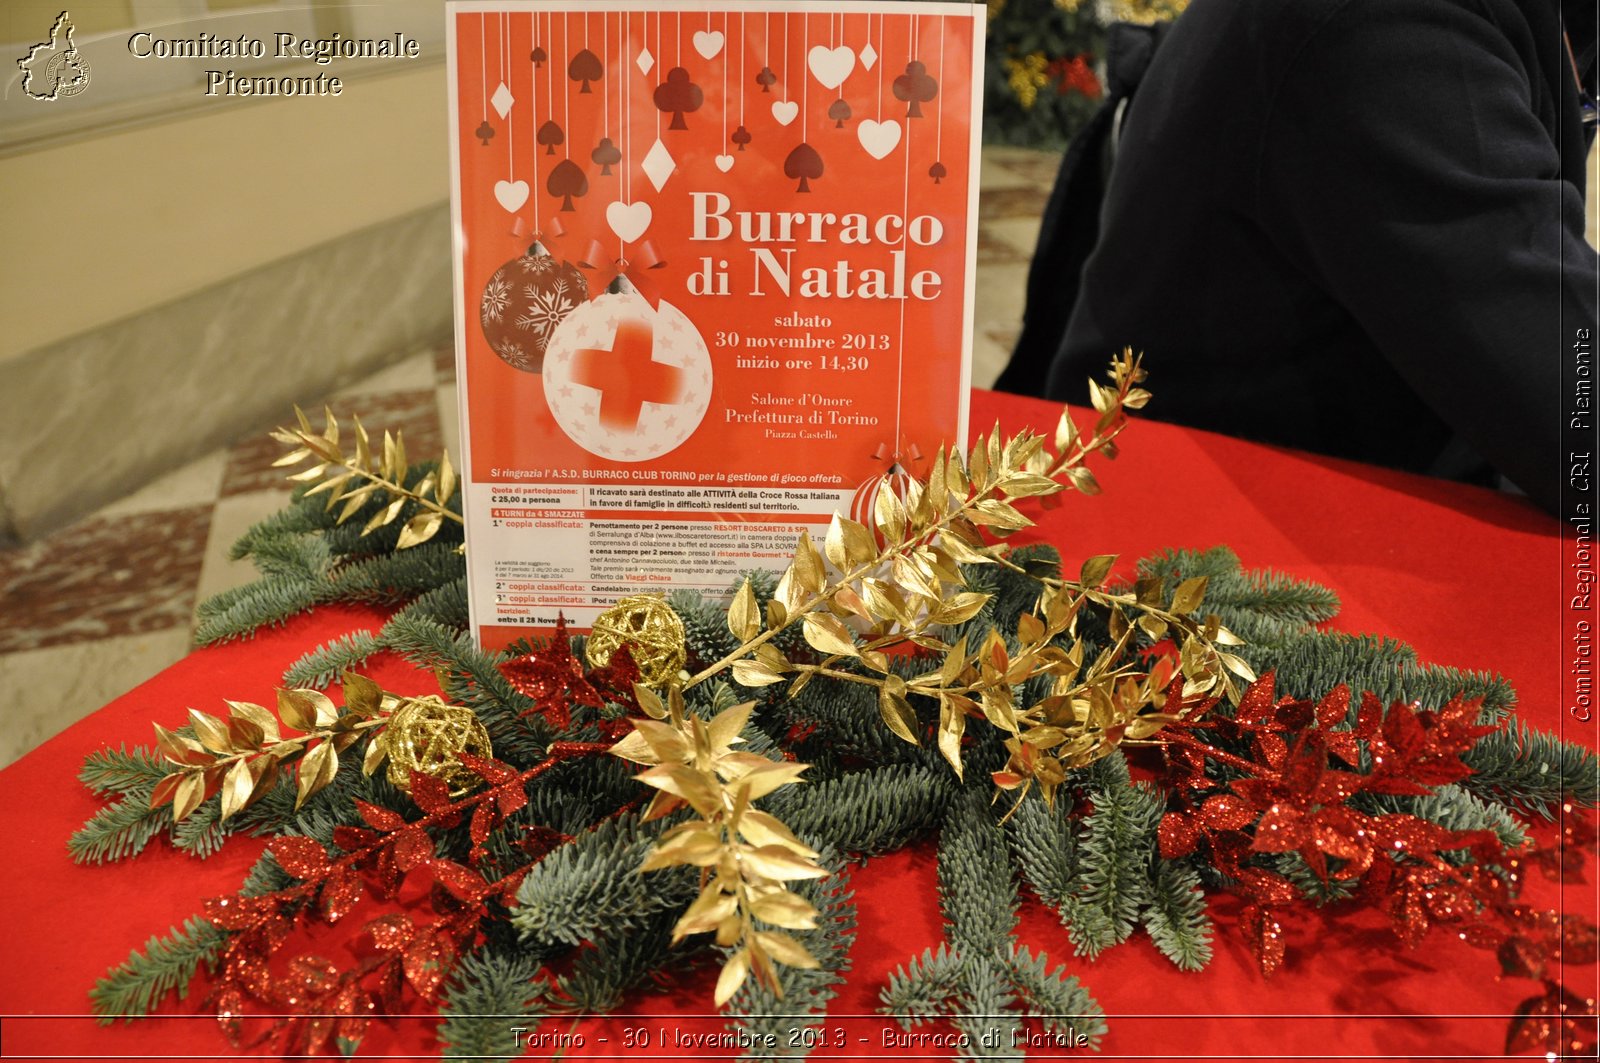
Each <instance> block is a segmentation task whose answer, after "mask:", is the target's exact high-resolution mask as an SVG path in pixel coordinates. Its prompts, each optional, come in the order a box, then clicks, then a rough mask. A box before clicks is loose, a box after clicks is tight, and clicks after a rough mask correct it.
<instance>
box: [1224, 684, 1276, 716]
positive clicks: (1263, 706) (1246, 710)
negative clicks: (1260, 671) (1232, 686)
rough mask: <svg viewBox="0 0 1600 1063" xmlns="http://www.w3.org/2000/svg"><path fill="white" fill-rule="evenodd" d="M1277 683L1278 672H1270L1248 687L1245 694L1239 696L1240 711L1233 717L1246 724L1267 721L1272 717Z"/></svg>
mask: <svg viewBox="0 0 1600 1063" xmlns="http://www.w3.org/2000/svg"><path fill="white" fill-rule="evenodd" d="M1276 683H1277V677H1276V674H1275V673H1273V672H1268V673H1267V674H1266V675H1264V676H1262V677H1261V678H1259V679H1257V680H1256V681H1255V682H1254V683H1251V684H1250V685H1249V686H1248V687H1246V688H1245V692H1244V694H1243V695H1242V696H1241V697H1240V698H1239V711H1238V712H1236V713H1234V714H1233V718H1234V719H1235V720H1237V721H1238V722H1239V723H1241V724H1245V725H1250V724H1261V723H1265V722H1267V720H1269V719H1270V718H1271V717H1272V701H1273V696H1274V687H1275V685H1276Z"/></svg>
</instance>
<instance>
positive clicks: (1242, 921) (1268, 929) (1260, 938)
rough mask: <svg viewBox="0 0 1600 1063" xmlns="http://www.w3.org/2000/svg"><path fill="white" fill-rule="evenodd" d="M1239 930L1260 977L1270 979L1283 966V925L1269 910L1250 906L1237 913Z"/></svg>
mask: <svg viewBox="0 0 1600 1063" xmlns="http://www.w3.org/2000/svg"><path fill="white" fill-rule="evenodd" d="M1239 930H1240V931H1241V932H1242V933H1243V934H1244V939H1245V941H1246V942H1247V943H1248V944H1249V946H1250V951H1251V952H1252V953H1254V955H1255V958H1256V964H1257V966H1259V967H1260V968H1261V973H1262V975H1264V976H1265V977H1268V978H1271V977H1272V975H1273V973H1274V972H1276V971H1277V970H1278V968H1279V967H1281V966H1282V965H1283V949H1284V940H1283V924H1282V923H1280V922H1278V919H1277V917H1276V916H1275V915H1274V914H1273V913H1272V912H1271V911H1270V910H1268V909H1265V908H1261V907H1259V906H1257V905H1254V904H1250V905H1246V906H1245V908H1244V910H1243V911H1241V912H1240V913H1239Z"/></svg>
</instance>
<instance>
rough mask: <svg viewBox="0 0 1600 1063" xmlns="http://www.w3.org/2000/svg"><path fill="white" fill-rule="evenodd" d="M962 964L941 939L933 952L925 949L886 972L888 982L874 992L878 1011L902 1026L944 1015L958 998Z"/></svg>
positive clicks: (917, 1023) (947, 1013) (959, 957)
mask: <svg viewBox="0 0 1600 1063" xmlns="http://www.w3.org/2000/svg"><path fill="white" fill-rule="evenodd" d="M964 966H965V965H964V962H963V960H962V958H961V954H960V953H958V952H956V951H954V950H953V949H951V948H950V946H949V944H948V943H945V942H941V943H940V944H939V948H938V950H937V951H935V950H933V949H925V950H924V951H923V953H922V955H921V956H919V957H917V958H915V959H913V960H912V961H911V962H910V963H908V964H906V965H904V966H902V967H899V968H897V969H896V970H895V971H893V972H892V973H891V974H890V975H889V983H888V985H886V986H885V987H884V988H883V991H882V992H881V993H879V994H878V999H879V1000H880V1001H882V1003H883V1007H882V1009H881V1010H882V1011H883V1012H884V1013H885V1014H888V1015H892V1016H894V1017H895V1018H896V1019H897V1020H899V1022H900V1025H901V1026H902V1027H904V1028H906V1029H910V1028H911V1027H912V1026H915V1025H920V1024H921V1023H924V1022H932V1021H935V1020H938V1019H942V1018H944V1017H945V1016H947V1015H949V1014H950V1013H951V1012H952V1011H954V1010H955V1006H956V1001H958V1000H959V999H960V997H961V994H962V984H963V978H962V972H963V967H964Z"/></svg>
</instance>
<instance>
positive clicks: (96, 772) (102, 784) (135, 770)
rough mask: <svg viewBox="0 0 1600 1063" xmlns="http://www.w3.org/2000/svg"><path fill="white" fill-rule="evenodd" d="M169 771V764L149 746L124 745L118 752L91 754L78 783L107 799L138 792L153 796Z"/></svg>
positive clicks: (100, 751)
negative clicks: (131, 746)
mask: <svg viewBox="0 0 1600 1063" xmlns="http://www.w3.org/2000/svg"><path fill="white" fill-rule="evenodd" d="M167 770H168V769H167V763H166V761H164V760H162V759H161V757H160V755H159V754H157V753H156V752H155V751H154V750H151V749H149V748H147V747H145V746H137V747H135V748H134V749H132V750H130V749H128V746H127V743H123V744H122V745H121V746H120V747H119V748H117V749H101V750H97V751H96V752H94V753H90V754H89V756H88V757H87V758H85V759H84V762H83V767H82V768H80V769H79V770H78V781H80V782H82V783H83V785H85V786H87V787H88V788H89V789H90V790H92V791H94V792H95V793H97V794H100V795H101V796H104V797H109V796H111V795H113V794H130V793H136V792H138V793H143V794H144V796H146V797H149V796H150V791H151V790H152V789H153V788H154V787H155V784H156V783H158V782H160V781H161V778H162V776H164V775H166V774H167Z"/></svg>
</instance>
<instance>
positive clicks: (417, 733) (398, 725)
mask: <svg viewBox="0 0 1600 1063" xmlns="http://www.w3.org/2000/svg"><path fill="white" fill-rule="evenodd" d="M379 741H381V742H382V743H383V745H384V750H385V752H387V753H388V755H389V781H390V782H392V783H394V784H395V785H396V786H398V787H400V789H402V790H410V789H411V773H412V772H413V771H420V772H422V774H424V775H431V776H433V777H434V778H435V779H438V780H439V781H441V782H443V783H444V784H445V785H446V786H448V787H449V788H450V795H451V796H452V797H460V796H461V795H462V794H464V793H466V792H467V791H468V790H471V789H473V788H474V787H476V786H477V785H478V784H479V783H481V782H482V781H483V779H482V778H480V777H479V776H478V774H477V773H476V772H474V771H471V770H470V769H468V768H466V767H464V766H463V765H462V763H461V760H460V756H459V755H460V754H462V753H471V754H472V755H473V756H476V757H484V758H489V757H492V756H494V750H493V749H492V748H491V747H490V745H489V732H488V731H487V730H485V729H484V726H483V724H482V723H481V722H479V720H478V717H477V716H476V715H475V714H474V713H473V711H472V710H471V709H464V708H462V707H461V706H460V705H450V704H448V703H446V702H445V701H444V700H443V699H442V698H440V697H438V696H437V695H431V694H430V695H428V696H427V697H421V698H407V699H406V700H405V702H404V703H402V704H401V706H400V708H399V709H397V710H395V713H394V715H393V716H391V717H390V718H389V726H388V727H387V728H385V729H384V732H383V737H382V738H381V739H379Z"/></svg>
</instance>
